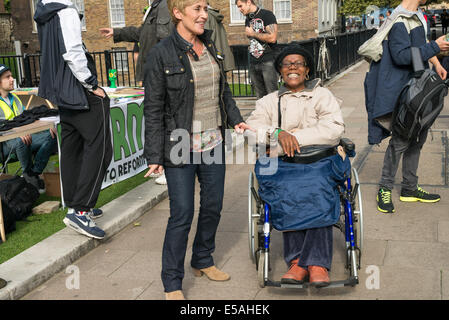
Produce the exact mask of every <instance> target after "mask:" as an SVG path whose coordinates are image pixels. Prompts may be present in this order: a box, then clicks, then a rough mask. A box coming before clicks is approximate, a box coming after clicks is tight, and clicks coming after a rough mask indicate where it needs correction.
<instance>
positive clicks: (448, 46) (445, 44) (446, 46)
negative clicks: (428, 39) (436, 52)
mask: <svg viewBox="0 0 449 320" xmlns="http://www.w3.org/2000/svg"><path fill="white" fill-rule="evenodd" d="M435 42H436V43H437V45H438V46H439V47H440V50H441V51H448V50H449V41H446V35H442V36H441V37H439V38H438V39H436V40H435Z"/></svg>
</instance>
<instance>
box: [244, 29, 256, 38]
mask: <svg viewBox="0 0 449 320" xmlns="http://www.w3.org/2000/svg"><path fill="white" fill-rule="evenodd" d="M245 34H246V36H247V37H248V38H253V37H254V35H255V34H256V32H255V31H254V30H253V28H251V27H246V28H245Z"/></svg>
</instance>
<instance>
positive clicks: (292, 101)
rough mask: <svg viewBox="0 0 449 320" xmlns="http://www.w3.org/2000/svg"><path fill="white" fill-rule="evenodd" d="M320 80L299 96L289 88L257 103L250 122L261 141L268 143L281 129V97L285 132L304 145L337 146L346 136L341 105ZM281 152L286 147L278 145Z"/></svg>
mask: <svg viewBox="0 0 449 320" xmlns="http://www.w3.org/2000/svg"><path fill="white" fill-rule="evenodd" d="M320 82H321V80H320V79H314V80H311V81H309V82H307V83H306V88H305V89H304V90H303V91H301V92H297V93H292V92H290V91H289V90H288V89H287V88H286V87H285V86H282V87H281V88H280V89H279V91H275V92H272V93H270V94H268V95H266V96H265V97H263V98H261V99H259V100H257V102H256V109H255V110H254V111H253V112H252V113H251V115H250V116H249V118H248V119H247V120H246V123H247V124H248V125H249V126H251V127H252V128H253V129H255V130H256V131H257V138H256V139H257V142H258V143H262V144H266V143H267V141H268V140H267V139H269V137H270V136H272V134H273V133H274V132H275V130H276V129H277V128H278V100H279V97H280V98H281V115H282V116H281V120H282V123H281V129H283V130H285V131H287V132H289V133H291V134H293V135H294V136H295V137H296V139H297V140H298V142H299V145H300V146H307V145H312V144H328V145H336V144H338V142H339V141H340V138H341V136H342V134H343V133H344V129H345V127H344V122H343V116H342V113H341V110H340V102H339V101H338V100H337V98H336V97H335V96H334V95H333V94H332V92H331V91H330V90H329V89H327V88H323V87H321V86H320ZM277 149H278V152H279V153H282V152H281V151H282V148H280V146H278V148H277Z"/></svg>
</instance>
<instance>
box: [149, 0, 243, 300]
mask: <svg viewBox="0 0 449 320" xmlns="http://www.w3.org/2000/svg"><path fill="white" fill-rule="evenodd" d="M168 8H169V12H170V15H171V17H172V20H173V22H174V24H175V25H176V28H175V29H174V30H173V33H172V34H171V35H170V36H169V37H167V38H165V39H164V40H162V41H161V42H160V43H158V44H157V45H156V46H155V47H154V48H153V49H151V51H150V53H149V54H148V57H147V62H146V64H145V102H144V105H145V107H144V114H145V151H144V152H145V157H146V159H147V163H148V166H149V170H148V172H147V174H146V176H149V175H150V174H151V173H153V172H155V173H161V172H162V171H163V170H164V169H165V175H166V178H167V186H168V195H169V199H170V218H169V220H168V224H167V229H166V233H165V240H164V246H163V252H162V273H161V276H162V282H163V285H164V289H165V292H166V298H167V299H184V296H183V294H182V291H181V290H182V280H183V278H184V259H185V254H186V249H187V239H188V234H189V231H190V227H191V223H192V219H193V213H194V192H195V177H198V181H199V183H200V187H201V191H200V211H199V216H198V227H197V231H196V235H195V240H194V243H193V248H192V258H191V266H192V268H193V272H194V274H195V275H196V276H201V275H202V274H203V273H204V274H206V276H207V277H208V278H209V279H210V280H215V281H226V280H229V278H230V277H229V275H228V274H226V273H224V272H222V271H220V270H218V269H217V268H216V267H215V264H214V260H213V258H212V253H213V252H214V249H215V234H216V231H217V227H218V223H219V220H220V212H221V208H222V203H223V192H224V177H225V163H224V137H225V129H226V128H228V127H231V128H234V129H235V130H236V131H237V132H238V133H242V132H243V131H244V130H245V129H247V128H248V126H247V125H246V124H245V123H244V122H243V119H242V117H241V115H240V112H239V109H238V108H237V106H236V104H235V101H234V100H233V99H232V94H231V91H230V89H229V86H228V84H227V82H226V78H225V76H224V72H223V66H222V60H223V58H222V57H221V56H220V54H219V53H217V51H216V49H215V45H214V44H213V42H212V41H211V40H210V34H211V31H209V30H205V29H204V24H205V22H206V20H207V17H208V14H207V3H206V1H205V0H199V1H198V0H169V1H168Z"/></svg>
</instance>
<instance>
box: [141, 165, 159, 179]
mask: <svg viewBox="0 0 449 320" xmlns="http://www.w3.org/2000/svg"><path fill="white" fill-rule="evenodd" d="M148 168H149V170H148V171H147V173H146V174H145V175H144V177H145V178H148V177H149V176H150V175H151V174H152V173H156V174H162V172H164V167H163V166H161V165H160V164H149V165H148Z"/></svg>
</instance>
